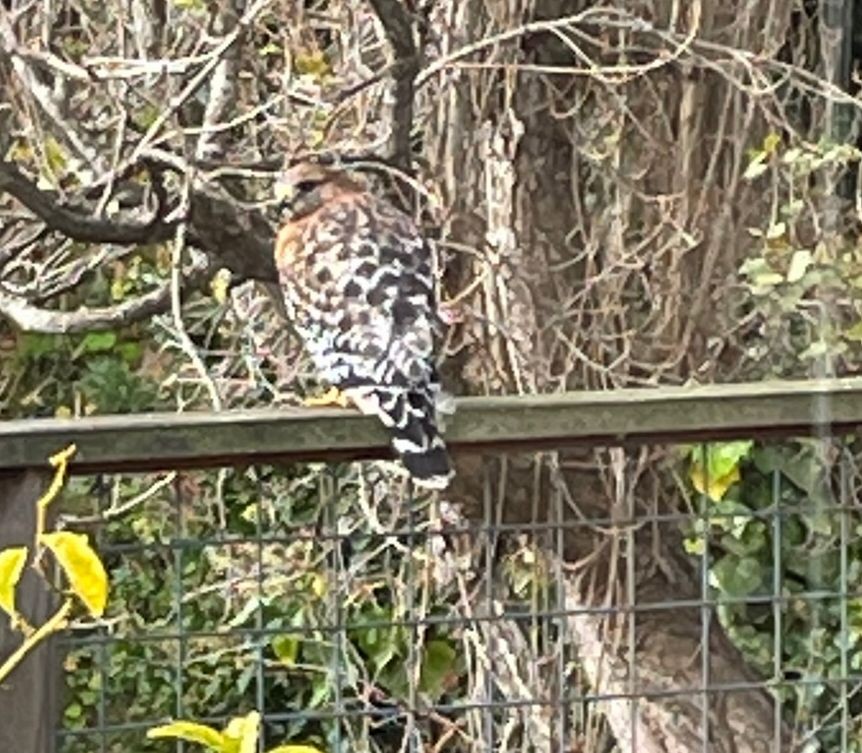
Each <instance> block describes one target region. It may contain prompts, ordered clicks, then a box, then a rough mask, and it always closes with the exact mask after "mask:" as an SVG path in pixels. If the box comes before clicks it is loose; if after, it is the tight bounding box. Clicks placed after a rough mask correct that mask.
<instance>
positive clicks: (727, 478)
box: [689, 440, 754, 502]
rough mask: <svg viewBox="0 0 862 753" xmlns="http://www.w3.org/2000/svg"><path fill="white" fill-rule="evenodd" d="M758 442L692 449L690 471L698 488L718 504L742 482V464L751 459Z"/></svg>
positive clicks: (737, 442) (718, 443)
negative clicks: (734, 485) (741, 462)
mask: <svg viewBox="0 0 862 753" xmlns="http://www.w3.org/2000/svg"><path fill="white" fill-rule="evenodd" d="M752 447H754V442H753V441H751V440H740V441H736V442H713V443H712V444H710V445H707V447H705V448H704V447H703V446H697V447H694V448H692V451H691V455H692V466H691V470H690V472H689V478H690V479H691V482H692V484H693V485H694V488H695V489H697V491H699V492H700V493H701V494H706V495H707V496H708V497H709V498H710V499H712V500H714V501H716V502H718V501H719V500H721V499H722V498H723V497H724V495H725V494H726V493H727V490H728V489H729V488H730V487H731V486H732V485H733V484H734V483H736V482H737V481H739V478H740V474H739V462H740V461H741V460H743V459H744V458H746V457H748V455H749V453H750V452H751V448H752Z"/></svg>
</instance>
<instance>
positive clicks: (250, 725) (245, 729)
mask: <svg viewBox="0 0 862 753" xmlns="http://www.w3.org/2000/svg"><path fill="white" fill-rule="evenodd" d="M259 733H260V714H259V713H258V712H257V711H250V712H249V713H248V714H246V715H245V716H237V717H234V718H233V719H231V720H230V722H229V723H228V725H227V727H226V728H225V730H224V736H225V737H226V738H231V739H233V740H237V741H239V753H255V752H256V751H257V736H258V734H259Z"/></svg>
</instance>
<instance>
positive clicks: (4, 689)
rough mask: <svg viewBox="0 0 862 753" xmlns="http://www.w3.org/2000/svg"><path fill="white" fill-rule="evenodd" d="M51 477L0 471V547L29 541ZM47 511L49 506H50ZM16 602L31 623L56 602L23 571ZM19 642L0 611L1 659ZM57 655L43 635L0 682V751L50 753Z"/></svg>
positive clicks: (50, 640)
mask: <svg viewBox="0 0 862 753" xmlns="http://www.w3.org/2000/svg"><path fill="white" fill-rule="evenodd" d="M49 480H50V476H49V475H48V474H45V473H41V472H36V471H24V472H15V471H13V472H8V473H5V472H0V549H4V548H6V547H8V546H20V545H22V544H26V545H30V546H31V548H32V543H33V536H34V533H35V529H36V506H35V502H36V499H37V498H38V497H39V495H40V494H41V493H42V491H43V490H44V489H45V487H46V485H47V483H48V481H49ZM49 515H50V508H49ZM16 604H17V606H18V608H19V609H20V611H21V612H22V613H23V614H24V616H25V617H26V618H27V620H28V621H29V622H30V624H31V625H39V624H42V623H43V622H44V621H45V620H46V619H47V618H48V617H50V616H51V614H53V612H54V610H56V609H57V607H58V605H59V600H58V599H57V597H56V595H54V594H52V593H51V591H50V589H48V588H47V587H46V585H45V583H44V582H43V581H42V580H41V579H40V578H39V577H38V575H37V574H36V573H34V572H32V571H31V570H26V571H25V572H24V575H23V577H22V579H21V582H20V584H19V586H18V589H17V591H16ZM20 644H21V635H20V633H17V632H13V631H12V630H11V629H10V626H9V619H8V617H7V616H6V615H5V614H0V660H2V659H3V658H4V657H7V656H9V654H10V653H11V652H12V651H14V650H15V649H16V648H17V647H18V646H19V645H20ZM61 670H62V665H61V657H60V654H59V652H58V650H57V641H56V639H55V638H53V637H52V638H47V639H46V640H45V641H43V642H42V643H41V644H40V645H39V646H37V647H36V649H34V651H33V652H32V653H31V654H29V655H28V656H27V657H26V658H25V659H24V661H23V662H22V663H21V664H19V665H18V666H17V667H16V668H15V669H14V670H13V671H12V674H11V675H9V677H7V678H6V680H5V681H4V682H3V684H2V685H0V720H2V721H0V751H33V752H34V753H35V752H36V751H39V753H43V752H44V753H53V751H54V749H55V744H54V743H55V735H54V732H55V730H56V728H57V725H58V723H59V713H60V703H59V699H60V683H61V682H62V674H61Z"/></svg>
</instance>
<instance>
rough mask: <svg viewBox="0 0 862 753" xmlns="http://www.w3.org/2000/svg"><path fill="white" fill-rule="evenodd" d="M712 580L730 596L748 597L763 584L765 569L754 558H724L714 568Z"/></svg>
mask: <svg viewBox="0 0 862 753" xmlns="http://www.w3.org/2000/svg"><path fill="white" fill-rule="evenodd" d="M711 578H712V579H713V580H714V581H715V585H717V586H718V588H719V589H721V591H723V592H724V593H725V594H727V595H728V596H748V595H750V594H752V593H754V592H755V591H757V590H758V589H759V588H760V586H761V584H762V582H763V567H762V565H761V564H760V562H759V561H758V560H756V559H754V557H741V558H737V557H732V556H727V557H722V558H721V559H720V560H719V561H718V562H716V563H715V565H714V566H713V568H712V574H711Z"/></svg>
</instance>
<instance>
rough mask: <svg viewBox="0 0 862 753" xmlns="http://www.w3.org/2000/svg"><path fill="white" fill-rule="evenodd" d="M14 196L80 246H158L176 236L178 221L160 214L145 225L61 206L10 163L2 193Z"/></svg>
mask: <svg viewBox="0 0 862 753" xmlns="http://www.w3.org/2000/svg"><path fill="white" fill-rule="evenodd" d="M4 191H5V192H6V193H9V194H11V195H12V196H13V197H15V199H17V200H18V201H19V202H20V203H21V204H23V205H24V206H25V207H27V209H29V210H30V211H31V212H32V213H33V214H35V215H36V216H37V217H38V218H39V219H40V220H42V222H44V223H45V225H46V226H47V227H48V228H49V229H50V230H54V231H56V232H58V233H62V234H63V235H65V236H66V237H67V238H70V239H72V240H75V241H80V242H81V243H120V244H123V245H131V244H134V243H156V242H159V241H165V240H168V239H169V238H171V237H173V233H174V228H175V226H176V223H175V222H163V221H162V218H161V212H157V213H156V216H155V217H153V219H151V220H148V221H146V222H118V221H117V220H115V219H98V218H95V217H87V216H85V215H82V214H79V213H78V212H75V211H72V210H70V209H66V208H65V207H61V206H59V205H58V204H57V203H56V201H55V200H54V198H53V196H52V195H51V194H50V193H48V192H47V191H43V190H41V189H40V188H38V187H37V186H36V185H35V184H34V183H33V182H32V181H30V180H29V179H28V178H27V177H25V176H24V175H23V174H22V173H21V171H20V170H19V169H18V168H17V167H16V166H15V165H14V164H13V163H11V162H0V192H4Z"/></svg>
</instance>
